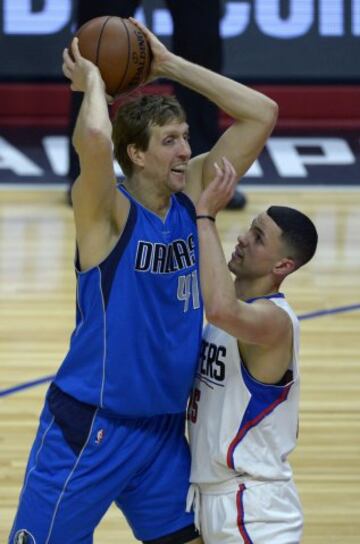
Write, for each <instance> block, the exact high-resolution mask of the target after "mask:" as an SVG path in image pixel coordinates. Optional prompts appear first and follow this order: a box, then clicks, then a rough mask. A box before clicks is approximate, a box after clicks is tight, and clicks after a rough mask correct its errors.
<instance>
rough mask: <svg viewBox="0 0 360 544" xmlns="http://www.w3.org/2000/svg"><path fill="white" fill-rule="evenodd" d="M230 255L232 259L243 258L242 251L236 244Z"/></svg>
mask: <svg viewBox="0 0 360 544" xmlns="http://www.w3.org/2000/svg"><path fill="white" fill-rule="evenodd" d="M231 257H232V258H233V259H243V258H244V252H243V251H241V249H239V248H238V247H237V246H236V247H235V249H234V251H233V252H232V255H231Z"/></svg>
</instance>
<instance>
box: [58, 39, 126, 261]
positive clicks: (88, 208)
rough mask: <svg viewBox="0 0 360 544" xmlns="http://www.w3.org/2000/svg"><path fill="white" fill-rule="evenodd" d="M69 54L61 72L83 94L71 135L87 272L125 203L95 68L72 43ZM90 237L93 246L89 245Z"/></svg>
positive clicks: (109, 241) (107, 244) (118, 225)
mask: <svg viewBox="0 0 360 544" xmlns="http://www.w3.org/2000/svg"><path fill="white" fill-rule="evenodd" d="M71 52H72V55H70V52H69V51H68V50H67V49H65V51H64V54H63V60H64V63H63V72H64V74H65V76H66V77H68V78H69V79H70V80H71V89H72V90H73V91H80V92H83V93H84V97H83V101H82V105H81V108H80V112H79V115H78V118H77V122H76V125H75V130H74V134H73V145H74V147H75V149H76V152H77V153H78V156H79V161H80V176H79V177H78V179H77V180H76V182H75V183H74V186H73V189H72V201H73V207H74V215H75V224H76V237H77V242H78V246H79V250H80V259H81V261H82V265H83V268H89V267H91V266H94V265H95V264H98V262H100V261H101V260H102V258H104V257H105V256H106V255H107V253H108V251H109V249H110V248H111V246H112V245H113V242H114V240H113V239H114V238H115V237H116V236H118V235H119V232H121V229H122V226H123V222H124V221H125V218H126V214H127V210H128V206H129V204H128V201H127V200H126V199H125V198H124V197H123V196H122V195H120V193H119V192H118V191H117V190H116V178H115V173H114V168H113V148H112V139H111V134H112V125H111V121H110V118H109V113H108V104H107V96H106V94H105V88H104V82H103V80H102V78H101V75H100V72H99V70H98V68H97V67H96V66H95V65H94V64H93V63H92V62H90V61H88V60H86V59H85V58H84V57H82V56H81V54H80V51H79V46H78V39H77V38H74V40H73V42H72V44H71ZM115 218H116V219H115ZM114 226H115V228H114ZM92 236H95V238H96V242H94V240H93V239H92V240H90V239H91V238H92ZM90 245H91V248H90Z"/></svg>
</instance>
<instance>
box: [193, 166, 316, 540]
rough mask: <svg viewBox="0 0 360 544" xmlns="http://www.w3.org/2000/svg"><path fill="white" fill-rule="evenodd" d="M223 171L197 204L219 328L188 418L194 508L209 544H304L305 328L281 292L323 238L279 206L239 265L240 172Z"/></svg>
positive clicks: (208, 339)
mask: <svg viewBox="0 0 360 544" xmlns="http://www.w3.org/2000/svg"><path fill="white" fill-rule="evenodd" d="M215 168H216V171H217V175H216V177H215V179H214V181H213V182H212V183H211V184H210V185H209V186H208V188H207V189H206V191H205V192H204V193H203V195H202V196H201V198H200V200H199V202H198V205H197V218H198V221H197V223H198V231H199V240H200V275H201V287H202V293H203V298H204V304H205V310H206V317H207V320H208V322H209V323H208V325H207V326H206V328H205V330H204V334H203V341H202V349H201V355H200V362H199V367H198V372H197V379H196V382H195V385H194V389H193V393H192V396H191V399H190V403H189V408H188V421H189V437H190V443H191V452H192V470H191V482H192V486H191V488H190V490H189V495H188V508H189V507H190V504H193V507H194V509H195V514H197V515H196V518H197V523H198V525H200V530H201V533H202V537H203V540H204V542H205V544H219V543H224V544H225V543H226V544H230V543H231V544H233V543H237V542H238V543H245V544H251V543H254V544H297V543H299V542H300V540H301V534H302V525H303V515H302V509H301V505H300V501H299V498H298V494H297V492H296V489H295V485H294V482H293V480H292V471H291V467H290V465H289V463H288V461H287V456H288V454H289V453H290V452H291V451H292V450H293V448H294V447H295V443H296V438H297V426H298V405H299V367H298V364H299V363H298V354H299V323H298V320H297V318H296V315H295V313H294V312H293V310H292V309H291V307H290V306H289V304H288V302H287V301H286V299H285V296H284V294H283V293H281V292H280V286H281V284H282V282H283V280H284V279H285V278H286V277H287V276H288V275H289V274H291V273H292V272H294V271H295V270H297V269H298V268H299V267H300V266H302V265H303V264H305V263H306V262H308V261H309V260H310V259H311V258H312V256H313V255H314V253H315V250H316V245H317V232H316V229H315V227H314V225H313V223H312V222H311V220H310V219H309V218H308V217H307V216H305V215H304V214H303V213H301V212H299V211H297V210H294V209H292V208H288V207H284V206H271V207H270V208H268V209H267V210H266V211H265V212H263V213H260V214H259V215H258V216H257V217H256V218H255V219H254V220H253V222H252V224H251V227H250V229H249V230H248V231H247V232H246V234H244V235H241V236H239V237H238V242H237V245H236V247H235V249H234V252H233V254H232V257H231V259H230V262H229V264H228V265H227V264H226V260H225V257H224V253H223V250H222V247H221V243H220V240H219V236H218V233H217V230H216V227H215V221H214V220H215V217H216V214H217V212H218V211H219V210H220V209H222V208H223V207H224V206H225V205H226V203H227V201H228V200H229V198H231V194H232V190H233V185H234V179H235V173H234V171H233V168H232V166H231V164H230V163H229V162H228V161H227V160H226V159H224V160H223V165H221V169H220V167H219V166H218V165H215ZM221 170H222V172H221ZM228 269H229V270H230V271H231V272H232V273H233V274H234V276H235V282H233V280H232V278H231V275H230V274H229V270H228ZM196 518H195V519H196Z"/></svg>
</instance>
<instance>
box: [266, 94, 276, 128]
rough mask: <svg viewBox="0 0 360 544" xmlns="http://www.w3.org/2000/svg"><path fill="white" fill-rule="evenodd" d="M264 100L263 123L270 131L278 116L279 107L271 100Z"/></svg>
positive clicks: (267, 98)
mask: <svg viewBox="0 0 360 544" xmlns="http://www.w3.org/2000/svg"><path fill="white" fill-rule="evenodd" d="M264 98H265V101H264V108H263V122H264V124H265V125H266V126H267V127H269V130H272V129H273V128H274V126H275V124H276V122H277V119H278V116H279V106H278V104H277V103H276V102H275V101H274V100H272V99H271V98H269V97H267V96H266V97H264Z"/></svg>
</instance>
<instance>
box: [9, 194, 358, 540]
mask: <svg viewBox="0 0 360 544" xmlns="http://www.w3.org/2000/svg"><path fill="white" fill-rule="evenodd" d="M244 191H245V193H246V195H247V198H248V204H247V207H246V208H245V209H244V210H242V211H230V210H225V211H223V212H222V213H221V215H220V217H219V221H218V226H219V229H220V232H221V238H222V241H223V243H224V247H225V252H226V254H227V255H228V256H229V255H230V253H231V251H232V248H233V246H234V244H235V240H236V237H237V235H238V233H239V232H241V230H243V229H245V228H247V226H248V224H249V221H250V220H251V219H252V217H253V216H254V215H256V214H257V213H259V212H260V211H262V210H264V209H266V207H268V206H269V205H271V204H283V205H289V206H294V207H297V208H300V209H301V210H303V211H304V212H305V213H307V214H309V215H310V216H311V217H312V219H313V220H314V222H315V224H316V225H317V227H318V230H319V248H318V253H317V255H316V257H315V258H314V259H313V261H312V262H311V263H310V264H308V265H307V266H306V267H305V268H304V269H303V270H301V271H299V272H298V273H297V274H295V275H294V276H293V277H291V276H290V277H289V278H288V280H287V281H286V283H285V284H284V291H285V292H286V294H287V296H288V298H289V300H290V302H291V303H292V305H293V307H294V308H295V310H296V312H297V314H298V315H299V317H300V319H301V324H302V348H301V372H302V396H301V413H300V435H299V442H298V447H297V449H296V450H295V452H294V453H293V454H292V456H291V461H292V465H293V468H294V473H295V480H296V482H297V485H298V489H299V492H300V496H301V499H302V503H303V507H304V512H305V533H304V539H303V543H304V544H335V543H336V544H338V543H340V542H341V544H358V542H359V538H360V536H359V535H360V518H359V512H360V417H359V416H360V361H359V353H360V281H359V278H360V189H359V187H356V186H355V185H353V186H352V187H349V186H347V187H345V186H341V185H340V184H338V185H336V186H335V185H334V186H333V187H320V186H317V187H309V186H307V187H299V186H294V187H292V188H289V187H286V186H285V187H284V186H282V187H279V185H277V186H275V187H274V186H260V187H255V186H254V185H249V186H245V187H244ZM65 194H66V193H65V189H64V187H61V186H58V187H50V186H46V185H45V186H44V187H42V188H41V189H39V187H38V186H36V187H34V186H28V187H27V188H26V187H24V186H21V187H20V189H19V188H17V189H14V186H12V185H9V186H6V185H3V186H2V188H1V190H0V255H1V260H0V372H1V385H0V542H6V538H7V533H8V530H9V528H10V526H11V523H12V520H13V516H14V513H15V509H16V504H17V499H18V495H19V491H20V489H21V485H22V478H23V474H24V470H25V463H26V460H27V455H28V451H29V448H30V445H31V443H32V439H33V436H34V433H35V429H36V426H37V419H38V415H39V413H40V410H41V407H42V402H43V398H44V394H45V392H46V389H47V387H48V383H49V380H50V379H51V376H52V375H53V374H54V373H55V372H56V370H57V368H58V366H59V364H60V362H61V361H62V358H63V357H64V354H65V352H66V350H67V346H68V340H69V335H70V332H71V330H72V327H73V325H74V317H75V315H74V293H75V281H74V280H75V277H74V272H73V266H72V258H73V254H74V230H73V221H72V211H71V209H70V208H69V207H68V205H67V204H66V197H65ZM170 500H171V498H170ZM113 542H117V543H119V544H130V543H131V542H135V540H134V538H133V537H132V535H131V532H130V531H129V529H128V528H127V525H126V522H125V520H124V519H123V517H122V515H121V514H120V513H119V512H118V511H117V510H116V508H115V507H113V508H112V509H111V510H110V511H109V512H108V513H107V515H106V517H105V518H104V520H103V522H102V523H101V525H100V526H99V528H98V529H97V531H96V533H95V543H97V544H110V543H113ZM269 544H270V543H269Z"/></svg>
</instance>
